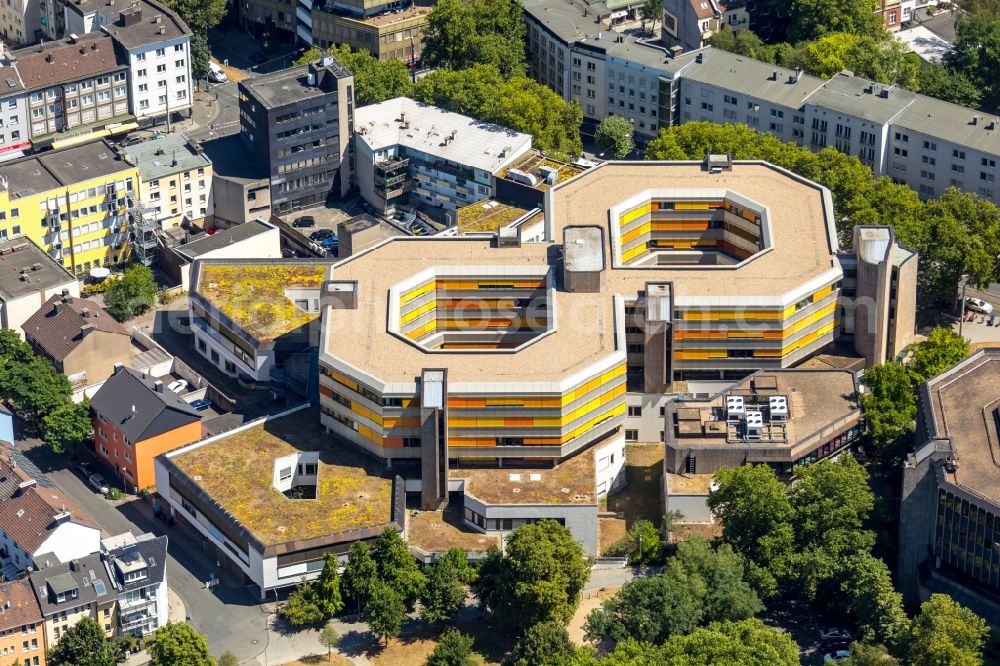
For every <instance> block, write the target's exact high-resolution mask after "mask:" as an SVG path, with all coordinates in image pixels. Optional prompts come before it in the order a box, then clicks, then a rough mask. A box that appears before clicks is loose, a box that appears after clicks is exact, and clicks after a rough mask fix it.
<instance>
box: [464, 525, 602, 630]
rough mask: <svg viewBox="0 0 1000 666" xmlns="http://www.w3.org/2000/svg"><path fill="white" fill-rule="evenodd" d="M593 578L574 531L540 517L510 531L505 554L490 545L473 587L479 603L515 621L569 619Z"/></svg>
mask: <svg viewBox="0 0 1000 666" xmlns="http://www.w3.org/2000/svg"><path fill="white" fill-rule="evenodd" d="M589 578H590V567H589V563H588V562H587V559H586V557H585V556H584V552H583V548H582V547H581V546H580V544H579V543H578V542H577V541H576V539H574V538H573V535H572V533H570V531H569V530H568V529H566V527H565V526H563V525H560V524H559V523H557V522H556V521H554V520H540V521H539V522H537V523H534V524H532V525H522V526H521V527H519V528H517V529H516V530H514V531H513V532H511V533H510V535H509V536H508V537H507V552H506V555H500V553H499V549H496V548H495V547H493V548H491V549H490V551H489V552H488V553H487V556H486V558H485V560H484V561H483V563H482V564H481V565H480V569H479V575H478V577H477V579H476V581H475V582H474V583H473V592H475V594H476V596H477V597H478V598H479V602H480V605H482V606H484V607H486V608H488V609H489V610H490V611H491V612H492V613H493V614H494V616H495V617H497V618H498V619H500V620H503V621H505V622H508V623H511V624H513V625H515V626H519V627H530V626H531V625H533V624H537V623H538V622H546V621H556V622H562V623H566V622H568V621H569V620H570V618H572V617H573V613H574V612H575V611H576V608H577V606H578V605H579V604H580V592H581V590H583V586H584V585H585V584H586V582H587V580H588V579H589Z"/></svg>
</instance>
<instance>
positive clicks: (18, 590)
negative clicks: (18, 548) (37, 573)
mask: <svg viewBox="0 0 1000 666" xmlns="http://www.w3.org/2000/svg"><path fill="white" fill-rule="evenodd" d="M0 608H2V609H3V611H2V612H0V659H2V660H3V661H11V660H12V663H14V664H25V666H45V648H46V644H45V625H44V623H43V622H42V611H41V609H40V608H39V607H38V600H37V599H35V591H34V590H33V589H32V587H31V583H30V582H29V581H28V580H27V579H25V578H22V579H20V580H5V581H3V582H2V583H0Z"/></svg>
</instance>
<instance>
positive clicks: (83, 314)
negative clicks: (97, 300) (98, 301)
mask: <svg viewBox="0 0 1000 666" xmlns="http://www.w3.org/2000/svg"><path fill="white" fill-rule="evenodd" d="M80 316H81V317H83V318H84V319H87V318H88V317H90V308H82V309H81V310H80Z"/></svg>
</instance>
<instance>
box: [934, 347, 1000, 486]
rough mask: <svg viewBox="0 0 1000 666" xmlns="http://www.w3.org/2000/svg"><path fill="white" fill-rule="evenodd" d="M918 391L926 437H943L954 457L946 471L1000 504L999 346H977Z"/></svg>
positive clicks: (953, 480) (952, 478) (952, 479)
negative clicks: (952, 470)
mask: <svg viewBox="0 0 1000 666" xmlns="http://www.w3.org/2000/svg"><path fill="white" fill-rule="evenodd" d="M921 397H922V398H923V400H922V405H921V406H922V409H923V412H924V415H925V416H924V419H925V423H926V425H927V431H928V439H929V440H934V439H941V440H946V441H947V442H948V443H949V444H950V445H951V448H952V450H953V451H954V455H953V457H954V458H957V460H958V465H957V466H956V467H955V471H954V472H945V477H946V478H947V479H948V480H949V481H950V482H951V483H953V484H955V485H956V486H959V487H960V488H964V489H966V490H968V491H970V492H972V493H974V494H976V495H980V496H982V497H985V498H986V499H988V500H990V501H992V502H994V503H996V504H1000V464H998V463H997V460H998V454H1000V432H998V426H1000V411H998V410H1000V347H992V348H988V349H982V350H980V351H978V352H976V353H975V354H973V355H972V356H971V357H969V358H968V359H966V360H964V361H962V362H961V363H959V364H958V365H956V366H955V367H954V368H952V369H950V370H947V371H946V372H944V373H942V374H940V375H938V376H937V377H935V378H933V379H931V380H930V381H928V382H926V383H925V384H924V385H923V387H922V390H921ZM921 444H922V442H921Z"/></svg>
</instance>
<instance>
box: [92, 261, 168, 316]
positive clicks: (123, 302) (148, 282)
mask: <svg viewBox="0 0 1000 666" xmlns="http://www.w3.org/2000/svg"><path fill="white" fill-rule="evenodd" d="M158 291H159V290H158V288H157V286H156V280H155V279H154V277H153V271H152V270H150V269H149V267H147V266H143V265H142V264H132V265H130V266H129V267H128V268H126V269H125V273H124V275H122V277H120V278H118V279H117V280H115V281H114V282H113V283H111V286H110V287H108V289H107V291H105V292H104V309H105V310H107V311H108V314H110V315H111V316H112V317H114V318H115V319H117V320H118V321H125V320H127V319H131V318H132V317H136V316H138V315H141V314H142V313H143V312H145V311H146V310H148V309H150V308H151V307H153V306H154V305H155V304H156V295H157V293H158Z"/></svg>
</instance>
